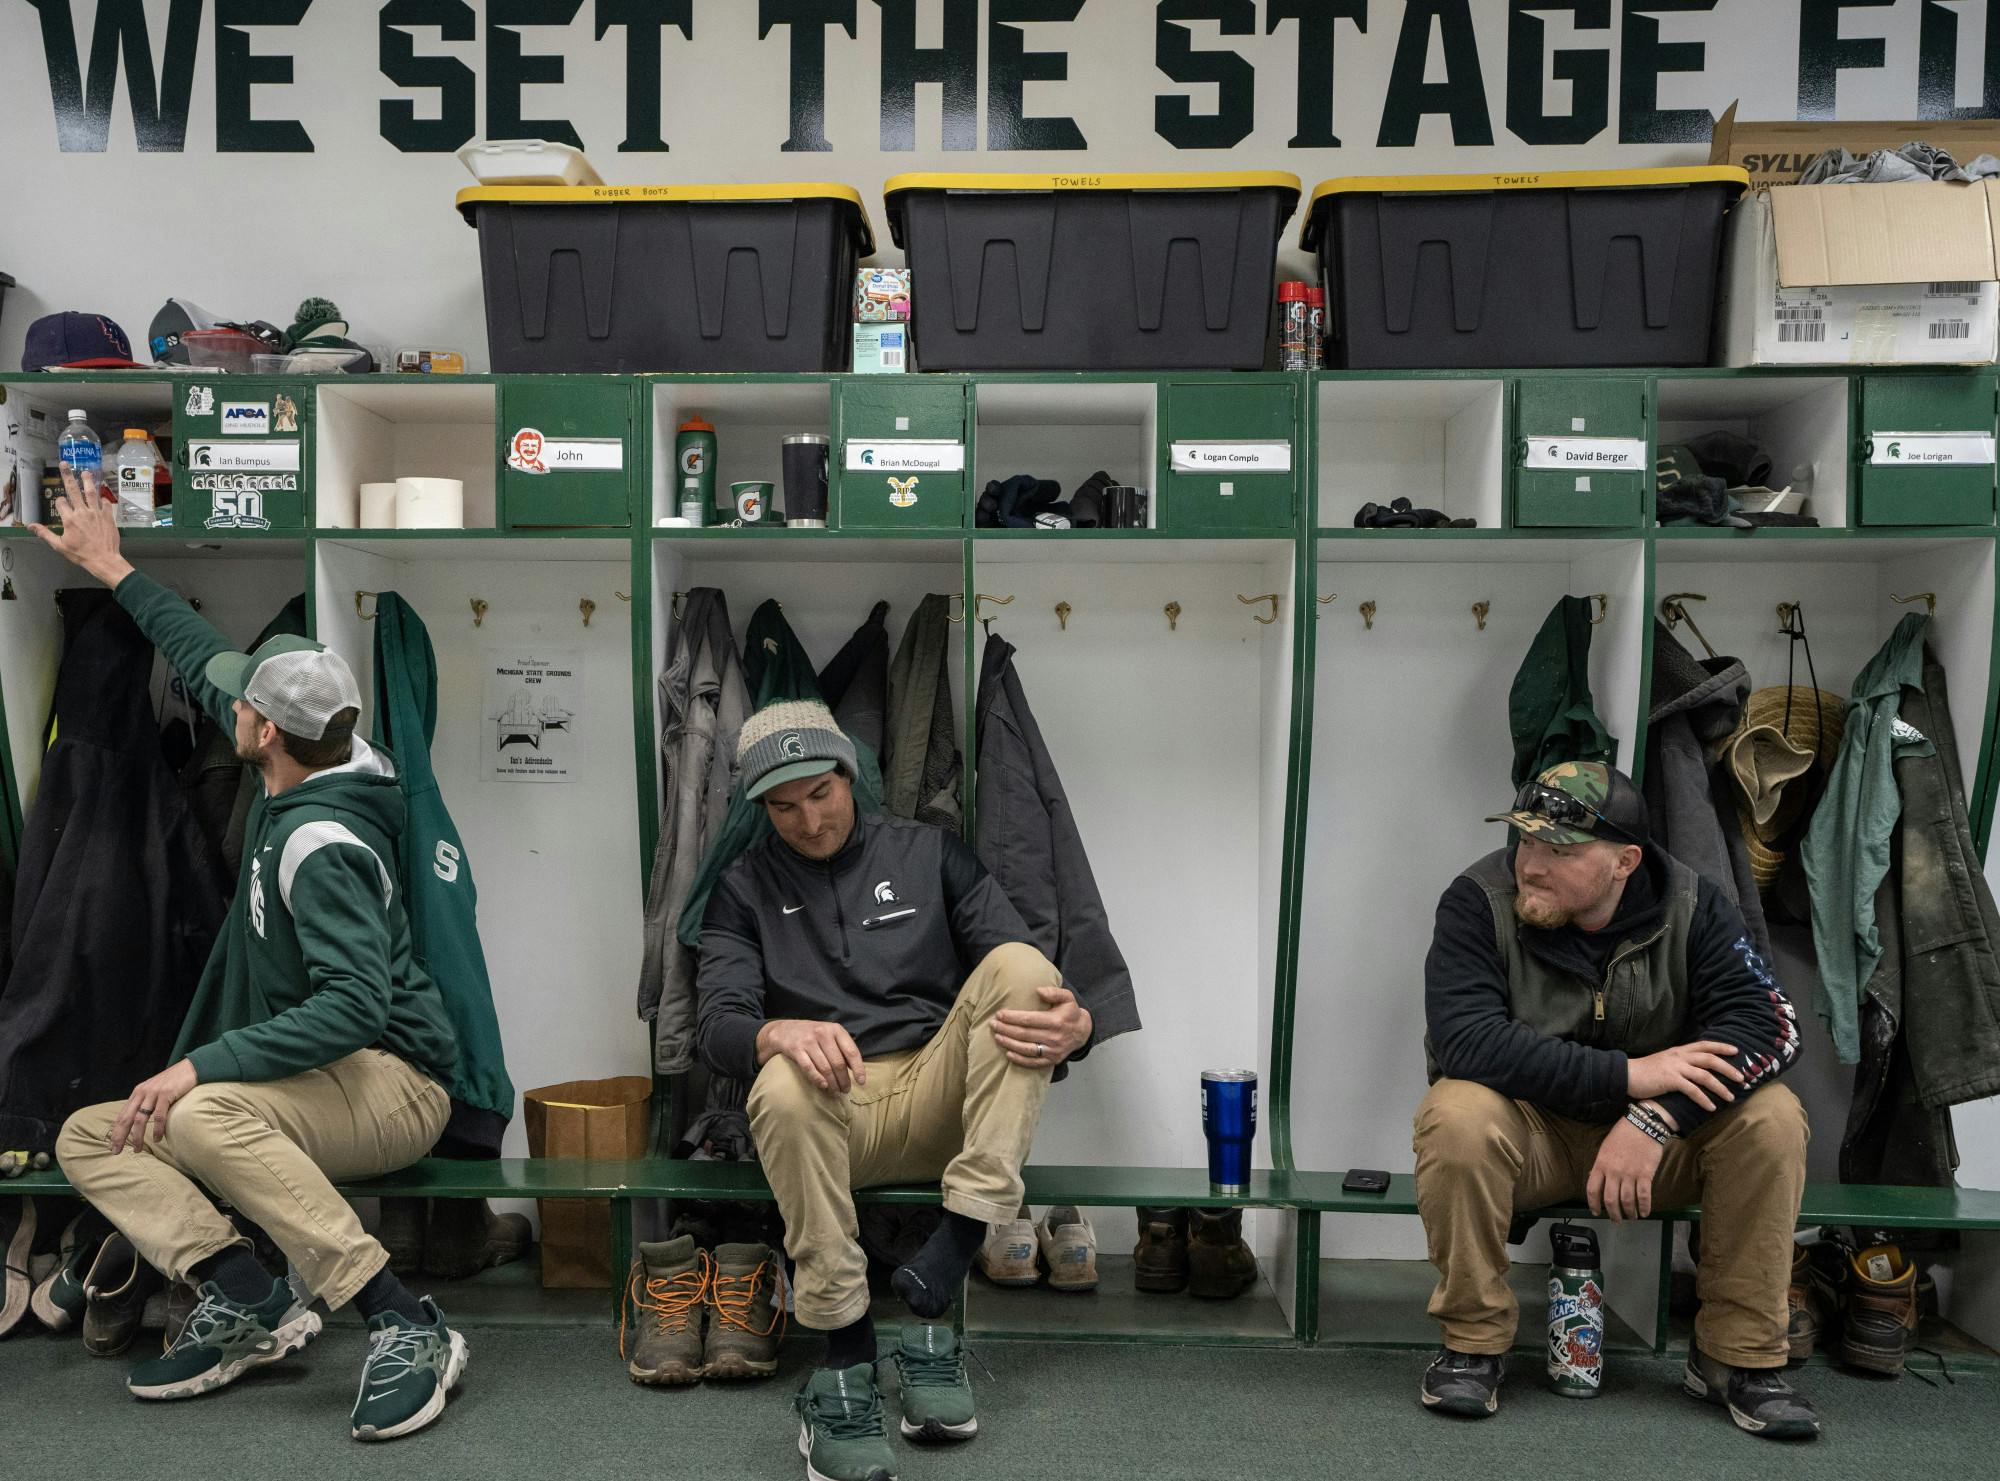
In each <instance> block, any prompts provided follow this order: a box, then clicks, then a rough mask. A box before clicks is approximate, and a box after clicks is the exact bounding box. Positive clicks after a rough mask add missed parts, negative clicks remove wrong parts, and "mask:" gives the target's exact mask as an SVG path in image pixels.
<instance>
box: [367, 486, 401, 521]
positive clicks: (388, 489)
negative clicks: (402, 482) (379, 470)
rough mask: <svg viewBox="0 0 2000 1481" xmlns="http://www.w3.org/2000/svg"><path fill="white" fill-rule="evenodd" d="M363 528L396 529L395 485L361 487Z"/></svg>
mask: <svg viewBox="0 0 2000 1481" xmlns="http://www.w3.org/2000/svg"><path fill="white" fill-rule="evenodd" d="M361 528H362V529H364V530H393V529H395V528H396V486H395V485H394V484H393V483H364V484H362V485H361Z"/></svg>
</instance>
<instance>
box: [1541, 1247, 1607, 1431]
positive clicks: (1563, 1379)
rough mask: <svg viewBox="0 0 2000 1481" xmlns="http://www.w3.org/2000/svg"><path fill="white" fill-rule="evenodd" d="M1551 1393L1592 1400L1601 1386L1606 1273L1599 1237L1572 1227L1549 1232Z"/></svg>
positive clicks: (1602, 1380) (1602, 1377) (1602, 1379)
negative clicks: (1600, 1261)
mask: <svg viewBox="0 0 2000 1481" xmlns="http://www.w3.org/2000/svg"><path fill="white" fill-rule="evenodd" d="M1549 1243H1550V1244H1551V1245H1552V1246H1553V1247H1554V1251H1555V1258H1554V1259H1553V1260H1552V1261H1551V1262H1550V1263H1549V1387H1550V1388H1552V1389H1554V1390H1555V1391H1556V1392H1557V1393H1559V1394H1561V1395H1562V1396H1563V1397H1564V1398H1569V1399H1594V1398H1596V1397H1597V1395H1598V1392H1599V1390H1600V1388H1601V1387H1602V1385H1603V1383H1604V1271H1603V1270H1602V1269H1601V1268H1600V1267H1599V1265H1598V1255H1597V1236H1596V1235H1595V1234H1593V1233H1591V1232H1590V1230H1588V1229H1585V1228H1582V1227H1580V1226H1578V1225H1576V1224H1557V1225H1555V1226H1553V1227H1552V1228H1551V1229H1550V1230H1549Z"/></svg>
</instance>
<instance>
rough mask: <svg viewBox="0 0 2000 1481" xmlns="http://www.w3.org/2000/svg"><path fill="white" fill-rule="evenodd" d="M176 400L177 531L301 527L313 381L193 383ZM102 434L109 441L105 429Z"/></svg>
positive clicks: (178, 389)
mask: <svg viewBox="0 0 2000 1481" xmlns="http://www.w3.org/2000/svg"><path fill="white" fill-rule="evenodd" d="M172 395H173V413H174V525H175V527H176V528H178V529H194V530H205V531H209V532H211V533H223V532H227V531H249V532H252V533H256V532H261V531H265V530H302V529H304V528H305V525H306V509H307V507H308V506H307V498H308V491H309V490H310V488H311V485H312V474H311V469H312V446H311V423H312V405H313V398H312V386H311V383H310V382H300V381H296V380H265V379H263V378H261V377H247V376H246V377H238V376H215V377H213V378H204V377H189V378H187V379H185V380H182V381H177V382H176V383H175V384H174V387H173V390H172ZM115 430H116V429H111V431H112V432H115ZM99 435H101V436H104V437H105V439H106V440H107V441H109V440H110V435H111V434H110V433H108V432H107V431H106V430H105V429H102V428H100V429H99Z"/></svg>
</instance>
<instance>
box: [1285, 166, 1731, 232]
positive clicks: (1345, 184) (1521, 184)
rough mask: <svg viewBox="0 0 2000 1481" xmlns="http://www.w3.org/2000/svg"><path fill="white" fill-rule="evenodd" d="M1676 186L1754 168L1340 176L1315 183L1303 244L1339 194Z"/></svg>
mask: <svg viewBox="0 0 2000 1481" xmlns="http://www.w3.org/2000/svg"><path fill="white" fill-rule="evenodd" d="M1674 185H1734V186H1736V187H1737V188H1738V189H1739V190H1748V189H1749V188H1750V172H1749V171H1748V170H1744V169H1741V168H1739V167H1738V166H1736V165H1676V166H1671V167H1668V168H1665V169H1656V170H1505V171H1501V172H1499V173H1496V174H1491V175H1341V176H1338V177H1336V178H1335V179H1332V180H1322V181H1321V182H1320V183H1319V184H1318V185H1316V186H1314V187H1313V193H1312V199H1311V201H1309V202H1308V203H1307V205H1306V219H1305V224H1304V225H1303V226H1301V227H1300V228H1299V245H1300V246H1301V247H1303V248H1305V249H1306V250H1307V251H1308V252H1310V251H1312V250H1314V249H1315V248H1317V247H1318V246H1319V222H1320V218H1321V216H1322V214H1323V213H1322V212H1321V211H1320V209H1319V204H1320V202H1321V201H1323V200H1326V199H1328V198H1329V197H1331V196H1336V195H1451V194H1455V193H1460V192H1467V191H1486V190H1633V189H1647V188H1653V189H1657V188H1660V187H1663V186H1674Z"/></svg>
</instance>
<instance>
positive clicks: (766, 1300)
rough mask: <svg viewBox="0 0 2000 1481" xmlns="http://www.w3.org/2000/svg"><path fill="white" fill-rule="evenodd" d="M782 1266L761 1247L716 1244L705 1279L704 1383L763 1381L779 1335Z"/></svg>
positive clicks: (773, 1363) (771, 1369)
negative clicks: (748, 1379)
mask: <svg viewBox="0 0 2000 1481" xmlns="http://www.w3.org/2000/svg"><path fill="white" fill-rule="evenodd" d="M783 1272H784V1266H782V1265H781V1264H779V1263H778V1252H777V1251H776V1250H774V1249H772V1248H771V1247H770V1246H768V1245H761V1244H719V1245H717V1246H716V1247H715V1263H714V1264H713V1265H712V1266H711V1267H710V1270H709V1277H708V1341H707V1343H706V1344H705V1345H704V1347H703V1349H702V1376H703V1377H705V1378H721V1379H732V1378H769V1377H770V1376H771V1375H772V1374H773V1373H775V1372H777V1371H778V1339H779V1338H781V1337H783V1336H784V1335H785V1305H784V1301H785V1295H784V1279H783Z"/></svg>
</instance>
